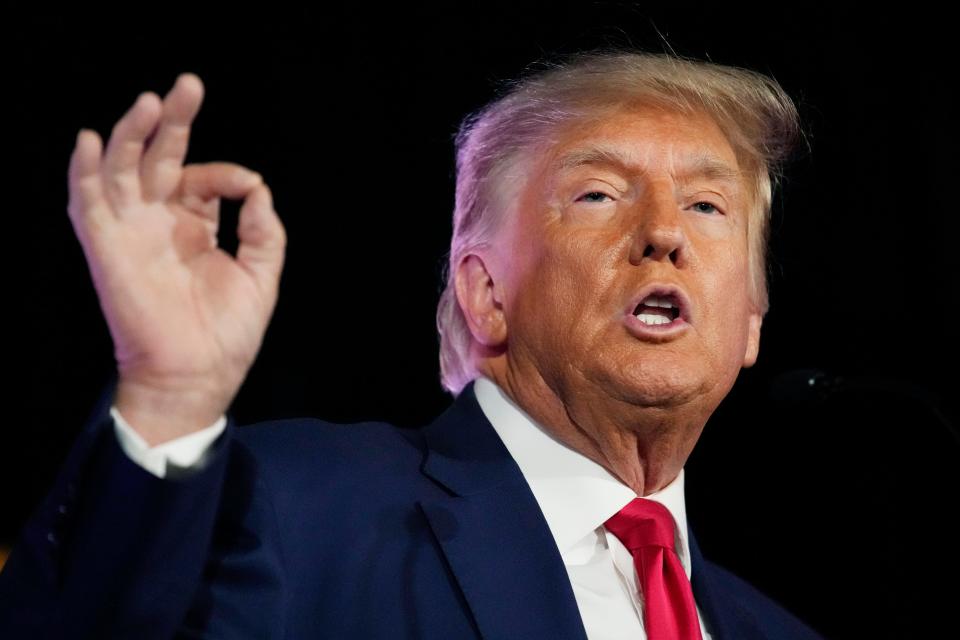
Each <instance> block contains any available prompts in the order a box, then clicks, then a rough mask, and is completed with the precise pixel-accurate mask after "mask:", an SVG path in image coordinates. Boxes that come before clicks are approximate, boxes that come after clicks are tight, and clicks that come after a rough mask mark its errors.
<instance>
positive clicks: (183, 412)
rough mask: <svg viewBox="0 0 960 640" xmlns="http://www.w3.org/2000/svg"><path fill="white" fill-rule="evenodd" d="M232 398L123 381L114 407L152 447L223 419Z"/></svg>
mask: <svg viewBox="0 0 960 640" xmlns="http://www.w3.org/2000/svg"><path fill="white" fill-rule="evenodd" d="M229 402H230V400H229V399H224V398H222V397H221V395H220V394H218V393H216V392H212V391H210V390H205V389H200V388H184V389H160V388H157V387H154V386H151V385H145V384H142V383H138V382H133V381H128V380H121V381H120V382H119V383H118V385H117V392H116V396H115V398H114V406H115V407H116V409H117V411H118V412H119V413H120V414H121V415H122V416H123V418H124V420H125V421H126V423H127V425H128V426H130V427H131V428H132V429H133V430H134V431H136V432H137V434H138V435H140V437H141V438H143V439H144V441H145V442H146V443H147V445H148V446H150V447H155V446H157V445H160V444H163V443H165V442H169V441H170V440H174V439H176V438H180V437H182V436H185V435H188V434H190V433H194V432H196V431H201V430H202V429H205V428H207V427H209V426H210V425H211V424H213V423H214V422H216V421H217V420H219V419H220V417H221V416H222V415H223V414H224V413H225V412H226V410H227V406H228V405H229Z"/></svg>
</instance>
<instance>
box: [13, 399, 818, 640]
mask: <svg viewBox="0 0 960 640" xmlns="http://www.w3.org/2000/svg"><path fill="white" fill-rule="evenodd" d="M112 397H113V388H112V386H111V388H110V389H108V391H107V392H105V393H104V396H103V397H102V399H101V402H100V404H99V406H98V409H97V410H96V411H95V413H94V416H93V417H92V419H91V420H90V422H89V424H88V425H87V427H86V428H85V430H84V432H83V433H82V435H81V437H80V438H79V439H78V441H77V444H76V445H75V446H74V449H73V451H72V452H71V454H70V456H69V458H68V460H67V463H66V464H65V466H64V469H63V471H62V472H61V475H60V477H59V478H58V480H57V482H56V484H55V486H54V488H53V490H52V491H51V492H50V494H49V495H48V497H47V499H46V501H45V502H44V503H43V504H42V505H41V506H40V508H39V509H38V510H37V512H36V514H35V515H34V517H33V518H32V519H31V521H30V522H29V523H28V525H27V526H26V527H25V529H24V532H23V536H22V539H21V541H20V542H19V544H18V546H17V547H15V549H14V551H13V553H12V554H11V556H10V558H9V560H8V562H7V566H6V568H5V570H4V572H3V573H2V574H0V637H2V638H5V639H7V638H9V639H12V638H43V637H50V638H87V637H90V638H138V639H139V638H170V637H186V638H197V637H204V638H206V637H212V638H290V639H296V640H309V639H312V638H391V639H394V638H442V639H445V640H446V639H457V638H478V637H479V638H485V639H486V640H493V639H502V638H524V639H537V638H545V639H547V638H548V639H550V640H567V639H569V640H574V639H582V638H585V637H586V635H585V632H584V628H583V623H582V621H581V619H580V615H579V611H578V609H577V604H576V601H575V599H574V596H573V591H572V588H571V586H570V582H569V579H568V577H567V574H566V570H565V568H564V565H563V562H562V560H561V557H560V553H559V551H558V549H557V546H556V543H555V542H554V540H553V537H552V535H551V533H550V530H549V529H548V527H547V523H546V521H545V520H544V518H543V515H542V514H541V512H540V508H539V506H538V505H537V502H536V500H535V499H534V496H533V494H532V493H531V491H530V488H529V486H528V485H527V483H526V481H525V480H524V478H523V475H522V474H521V473H520V470H519V468H518V466H517V465H516V463H515V462H514V460H513V459H512V458H511V457H510V455H509V453H508V452H507V450H506V448H505V447H504V445H503V443H502V442H501V441H500V439H499V437H498V436H497V434H496V432H495V431H494V429H493V427H492V425H491V424H490V423H489V421H488V420H487V419H486V417H485V416H484V414H483V412H482V411H481V409H480V406H479V405H478V403H477V400H476V396H475V395H474V391H473V384H472V383H471V384H470V385H468V386H467V387H466V388H465V389H464V390H463V392H462V393H461V394H460V396H459V397H458V398H457V399H456V401H455V402H454V403H453V404H452V405H451V406H450V408H449V409H448V410H447V411H446V412H444V413H443V414H442V415H440V416H439V417H438V418H437V419H436V420H434V421H433V422H432V423H431V424H430V425H428V426H427V427H425V428H423V429H419V430H412V429H411V430H408V429H401V428H398V427H395V426H392V425H389V424H385V423H378V422H369V423H361V424H354V425H338V424H330V423H326V422H322V421H320V420H312V419H298V420H281V421H274V422H265V423H260V424H257V425H252V426H247V427H240V428H238V427H237V426H236V425H235V424H234V422H233V420H232V418H229V419H228V424H227V429H226V431H225V433H224V435H223V436H222V437H221V438H220V439H218V441H217V442H216V444H215V445H214V450H213V452H212V456H211V458H210V459H209V463H208V464H207V465H206V466H205V467H204V468H203V469H202V470H200V471H191V472H183V473H180V474H177V473H176V470H171V472H170V475H169V477H168V478H166V479H159V478H156V477H154V476H153V475H151V474H150V473H148V472H147V471H145V470H143V469H141V468H140V467H139V466H137V465H136V464H135V463H133V462H132V461H130V460H129V459H128V458H127V456H126V455H125V454H124V453H123V452H122V450H121V449H120V448H119V446H118V445H117V442H116V438H115V437H114V434H113V431H112V430H113V427H112V421H111V418H110V416H109V406H110V401H111V400H112ZM690 550H691V560H692V563H693V578H692V582H693V591H694V596H695V598H696V600H697V603H698V605H699V607H700V609H701V611H702V613H703V615H704V617H705V619H706V622H707V625H708V627H709V629H710V631H711V633H712V634H713V637H714V638H716V639H717V640H744V639H747V640H749V639H752V638H784V639H788V638H790V639H793V638H796V639H800V638H816V637H817V636H816V634H815V633H813V632H812V631H811V630H809V629H808V628H807V627H806V626H804V625H803V624H802V623H801V622H799V621H798V620H797V619H796V618H794V617H793V616H792V615H790V614H789V613H787V612H786V611H784V610H783V609H781V608H780V607H779V606H778V605H776V604H775V603H773V602H772V601H770V600H769V599H767V598H766V597H765V596H763V595H761V594H760V593H759V592H757V591H756V590H754V589H753V588H752V587H750V586H749V585H747V584H746V583H745V582H743V581H742V580H740V579H738V578H737V577H735V576H733V575H732V574H730V573H728V572H727V571H725V570H723V569H721V568H719V567H717V566H715V565H713V564H711V563H709V562H707V561H705V560H704V558H703V557H702V555H701V554H700V551H699V549H698V547H697V543H696V540H695V539H694V537H693V535H692V532H691V534H690Z"/></svg>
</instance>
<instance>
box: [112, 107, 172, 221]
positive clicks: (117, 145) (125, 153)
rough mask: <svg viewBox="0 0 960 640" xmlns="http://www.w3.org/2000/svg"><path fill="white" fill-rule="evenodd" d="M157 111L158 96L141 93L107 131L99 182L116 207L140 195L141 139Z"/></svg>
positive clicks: (152, 128)
mask: <svg viewBox="0 0 960 640" xmlns="http://www.w3.org/2000/svg"><path fill="white" fill-rule="evenodd" d="M160 111H161V103H160V98H159V96H157V94H155V93H150V92H147V93H142V94H140V97H139V98H137V101H136V102H135V103H134V104H133V106H132V107H130V109H129V111H127V113H126V114H124V116H123V117H122V118H120V120H119V121H117V124H116V125H114V127H113V131H112V132H111V133H110V140H109V141H108V142H107V150H106V153H105V154H104V156H103V163H102V168H103V182H104V189H105V191H106V195H107V197H108V198H110V199H111V200H112V201H113V203H114V206H115V207H116V208H117V209H118V210H123V209H125V208H126V207H127V206H128V205H129V204H131V203H133V202H135V201H137V200H138V199H139V198H140V197H141V189H140V160H141V158H142V156H143V147H144V143H145V141H146V139H147V137H149V135H150V134H151V133H152V132H153V130H154V129H155V128H156V125H157V120H158V119H159V117H160Z"/></svg>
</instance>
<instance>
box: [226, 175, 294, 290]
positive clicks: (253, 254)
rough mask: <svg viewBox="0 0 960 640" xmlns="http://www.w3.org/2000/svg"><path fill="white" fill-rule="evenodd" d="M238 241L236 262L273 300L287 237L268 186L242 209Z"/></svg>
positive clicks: (248, 199)
mask: <svg viewBox="0 0 960 640" xmlns="http://www.w3.org/2000/svg"><path fill="white" fill-rule="evenodd" d="M237 238H238V239H239V241H240V246H239V247H238V249H237V262H239V263H240V266H242V267H243V268H244V269H246V270H247V271H248V272H250V274H251V275H252V276H253V277H254V279H255V280H256V281H257V285H258V286H259V287H260V290H261V291H263V292H264V293H268V294H270V298H271V299H273V297H274V296H275V295H276V291H277V285H278V283H279V280H280V272H281V271H282V269H283V258H284V251H285V249H286V246H287V234H286V230H285V229H284V228H283V224H282V223H281V222H280V217H279V216H277V212H276V211H274V209H273V196H272V195H271V193H270V188H269V187H267V185H265V184H261V185H259V186H258V187H257V188H255V189H254V190H253V191H251V192H250V195H248V196H247V198H246V200H245V201H244V203H243V206H242V207H240V219H239V221H238V223H237Z"/></svg>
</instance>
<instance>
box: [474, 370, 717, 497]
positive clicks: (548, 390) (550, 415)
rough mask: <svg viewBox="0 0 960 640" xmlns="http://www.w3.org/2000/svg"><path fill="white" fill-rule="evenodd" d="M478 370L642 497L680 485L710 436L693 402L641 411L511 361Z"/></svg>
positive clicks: (705, 414) (706, 413)
mask: <svg viewBox="0 0 960 640" xmlns="http://www.w3.org/2000/svg"><path fill="white" fill-rule="evenodd" d="M478 369H479V370H480V372H481V373H482V374H483V375H485V376H486V377H488V378H490V380H492V381H493V382H494V383H496V384H497V386H499V387H500V388H501V389H502V390H503V392H504V393H506V394H507V396H509V397H510V399H511V400H512V401H513V402H514V404H516V405H517V406H519V407H520V408H521V409H523V410H524V411H525V412H526V413H527V414H528V415H529V416H530V417H531V418H533V419H534V420H535V421H536V422H537V423H538V424H539V425H541V426H542V427H543V428H544V429H545V430H547V431H548V432H549V433H550V434H551V435H552V436H553V437H554V438H556V439H557V440H559V441H560V442H562V443H563V444H565V445H566V446H568V447H570V448H571V449H573V450H574V451H577V452H579V453H581V454H582V455H584V456H586V457H588V458H590V459H591V460H593V461H594V462H596V463H597V464H599V465H601V466H603V467H604V468H605V469H607V470H608V471H609V472H610V473H611V474H612V475H614V476H615V477H617V478H618V479H619V480H620V481H621V482H623V483H624V484H625V485H626V486H628V487H630V488H631V489H632V490H633V491H634V492H636V494H637V495H638V496H646V495H650V494H651V493H655V492H657V491H660V490H661V489H662V488H663V487H665V486H667V485H668V484H670V482H672V481H673V480H674V479H675V478H676V477H677V475H678V474H679V473H680V470H681V469H682V468H683V465H684V464H685V463H686V461H687V458H688V457H689V455H690V452H691V451H692V450H693V447H694V445H695V444H696V442H697V440H698V439H699V437H700V434H701V432H702V431H703V426H704V425H705V424H706V420H707V417H709V415H710V412H711V411H712V409H711V410H710V411H706V410H705V409H704V408H703V407H701V406H699V404H700V403H697V402H694V401H688V402H685V403H681V404H669V405H662V406H656V405H654V406H648V405H643V406H639V405H636V404H631V403H628V402H625V401H624V400H622V399H620V398H615V397H611V396H610V395H609V394H606V393H604V392H603V389H602V388H600V387H596V386H593V385H590V384H583V381H580V384H577V385H564V384H553V385H552V384H549V383H548V382H547V381H546V380H545V379H544V378H543V376H542V375H540V374H539V372H537V371H536V370H535V369H532V368H524V367H520V366H515V365H512V364H511V363H510V362H509V361H508V360H507V359H506V358H502V357H500V358H495V359H489V360H484V361H482V362H481V363H480V364H479V366H478Z"/></svg>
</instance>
